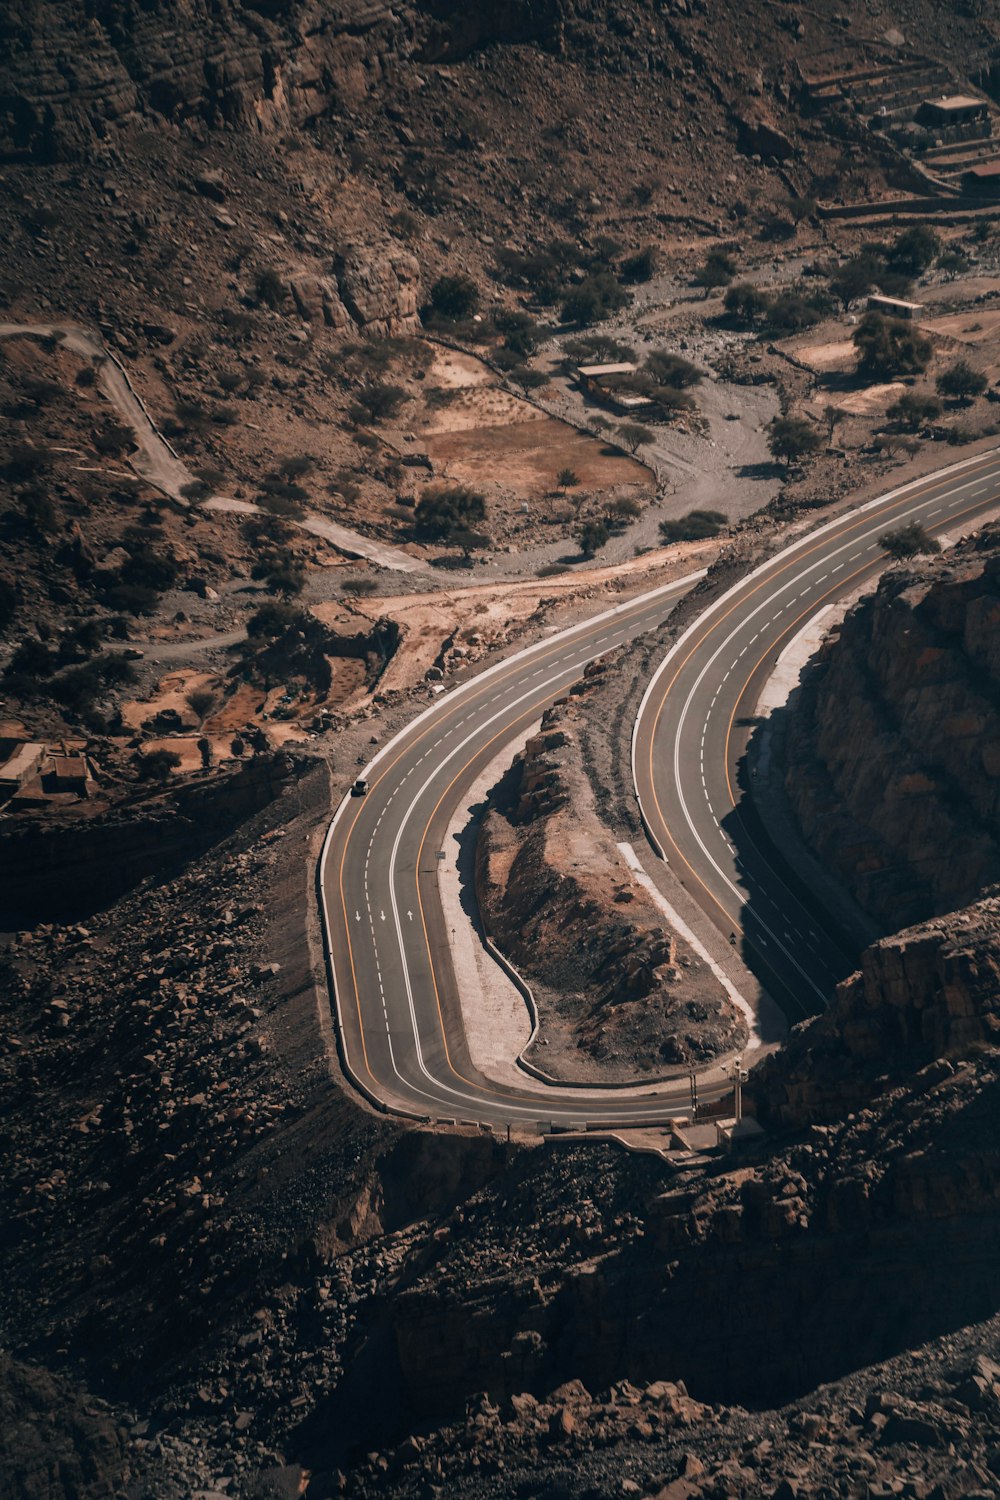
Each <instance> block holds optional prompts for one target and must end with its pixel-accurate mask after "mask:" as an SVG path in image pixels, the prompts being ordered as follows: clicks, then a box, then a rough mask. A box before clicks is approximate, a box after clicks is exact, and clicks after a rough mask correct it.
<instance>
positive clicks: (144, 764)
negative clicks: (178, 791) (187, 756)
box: [139, 749, 181, 781]
mask: <svg viewBox="0 0 1000 1500" xmlns="http://www.w3.org/2000/svg"><path fill="white" fill-rule="evenodd" d="M180 763H181V758H180V756H179V755H178V754H177V752H176V750H164V749H160V750H147V751H146V752H145V754H140V756H139V776H140V778H141V779H142V780H143V781H166V780H168V778H169V776H170V773H171V771H173V770H176V768H177V767H178V766H179V765H180Z"/></svg>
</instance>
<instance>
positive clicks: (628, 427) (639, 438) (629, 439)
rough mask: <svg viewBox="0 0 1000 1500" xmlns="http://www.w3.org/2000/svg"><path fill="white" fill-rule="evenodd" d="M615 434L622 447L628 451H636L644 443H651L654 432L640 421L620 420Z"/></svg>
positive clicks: (654, 435)
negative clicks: (620, 422)
mask: <svg viewBox="0 0 1000 1500" xmlns="http://www.w3.org/2000/svg"><path fill="white" fill-rule="evenodd" d="M616 436H617V438H618V441H619V442H620V443H621V444H622V447H624V448H627V449H628V451H629V452H630V453H636V452H637V451H638V450H639V448H641V447H643V446H644V445H645V444H646V443H651V442H652V441H653V439H654V438H655V437H656V433H655V432H653V430H652V429H651V428H649V427H643V426H642V424H641V423H640V422H622V424H621V426H620V427H619V428H618V430H617V432H616Z"/></svg>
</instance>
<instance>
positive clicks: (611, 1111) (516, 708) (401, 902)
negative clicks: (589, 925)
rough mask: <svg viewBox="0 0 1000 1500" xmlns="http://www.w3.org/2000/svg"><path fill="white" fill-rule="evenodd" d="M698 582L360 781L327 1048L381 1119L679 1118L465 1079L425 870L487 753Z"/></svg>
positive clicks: (444, 720) (455, 702)
mask: <svg viewBox="0 0 1000 1500" xmlns="http://www.w3.org/2000/svg"><path fill="white" fill-rule="evenodd" d="M700 576H701V575H700V574H698V575H694V576H689V577H687V578H685V579H682V580H679V581H678V582H676V583H673V584H670V585H667V586H665V587H662V588H660V589H657V590H655V591H653V592H652V593H651V594H646V595H644V596H642V597H641V598H638V599H635V600H632V601H630V602H629V603H627V604H624V605H620V606H618V607H617V608H616V609H615V610H614V611H612V612H609V613H606V614H604V615H602V616H600V617H598V618H597V619H596V620H592V621H589V622H586V623H585V624H583V625H581V626H578V627H575V628H574V629H572V630H570V631H566V632H560V633H559V634H558V635H557V636H552V637H550V638H548V639H546V640H543V641H541V642H539V643H538V644H537V645H536V646H534V647H531V648H529V649H528V650H526V651H523V652H518V653H517V654H516V655H515V656H513V657H510V658H508V659H507V660H506V661H504V662H501V663H499V664H498V665H497V666H495V667H493V668H491V669H489V670H488V671H487V672H484V673H482V674H481V675H480V676H478V677H476V678H473V679H472V680H471V681H470V682H468V683H465V684H463V685H462V686H460V687H458V688H455V689H453V690H452V691H451V692H449V693H447V694H445V695H442V697H441V698H440V699H439V700H438V701H437V702H436V703H435V704H433V705H432V706H431V708H429V709H428V710H427V711H426V712H425V713H424V714H422V715H421V716H420V717H418V719H416V720H415V721H414V722H413V723H412V724H411V725H410V726H408V728H407V729H405V730H404V731H403V732H402V734H400V735H399V736H397V737H396V738H395V739H394V740H393V741H392V742H391V743H390V744H389V745H387V746H386V747H385V748H384V749H383V750H382V751H380V752H379V754H378V755H377V756H376V757H375V758H374V760H373V761H372V762H371V764H370V766H369V767H368V768H367V769H366V770H365V772H363V773H362V774H363V775H365V776H366V777H367V778H368V779H369V781H370V784H371V785H370V790H369V792H368V794H367V795H366V796H364V797H354V798H348V799H346V800H345V802H344V803H343V804H342V805H341V807H340V808H339V809H338V812H337V815H336V817H335V819H334V821H333V824H332V825H331V828H330V830H329V833H328V836H327V840H326V844H325V846H324V850H323V855H322V859H321V866H320V885H321V899H322V906H323V910H324V918H325V924H326V930H327V940H328V957H329V965H330V971H331V980H332V984H333V989H334V996H335V1002H336V1009H337V1020H338V1028H339V1041H340V1046H341V1054H342V1058H343V1060H344V1062H345V1065H346V1068H347V1071H348V1074H349V1076H351V1077H352V1078H353V1080H354V1081H355V1083H356V1084H357V1086H358V1087H359V1088H360V1089H361V1090H362V1091H363V1092H364V1093H366V1094H367V1095H368V1096H369V1097H370V1098H372V1099H373V1100H374V1101H376V1102H377V1103H379V1104H380V1105H382V1106H385V1107H388V1108H391V1109H393V1110H395V1111H398V1112H403V1113H409V1114H413V1115H417V1116H419V1117H422V1118H438V1119H440V1118H451V1119H460V1120H473V1121H476V1122H488V1123H493V1124H501V1125H503V1124H508V1123H511V1124H515V1125H517V1124H532V1123H545V1122H550V1121H551V1122H554V1123H560V1124H582V1123H584V1122H588V1121H589V1122H602V1121H603V1122H613V1121H626V1120H628V1121H644V1120H646V1121H652V1120H662V1119H665V1118H668V1117H669V1116H670V1115H671V1114H676V1113H678V1111H679V1110H680V1109H682V1108H684V1107H686V1105H687V1103H688V1084H687V1082H686V1080H685V1081H683V1082H681V1083H678V1084H674V1085H671V1086H670V1087H669V1088H667V1089H665V1090H664V1089H662V1088H661V1089H660V1090H658V1091H657V1092H655V1093H654V1092H652V1090H650V1089H644V1090H640V1089H637V1088H633V1089H629V1090H620V1089H611V1090H609V1089H603V1090H593V1089H581V1088H560V1089H556V1088H553V1089H549V1090H545V1091H544V1097H540V1095H539V1093H538V1092H537V1091H533V1090H532V1087H531V1085H530V1083H529V1080H527V1079H526V1081H525V1089H524V1091H523V1093H521V1092H518V1091H517V1090H515V1089H511V1088H505V1087H504V1086H502V1085H500V1084H497V1083H494V1082H491V1081H490V1080H488V1079H486V1078H484V1077H483V1076H482V1075H481V1074H479V1073H478V1072H477V1070H476V1069H475V1068H474V1067H473V1065H472V1063H471V1060H470V1058H469V1055H468V1049H467V1047H466V1045H465V1041H464V1032H463V1028H462V1023H461V1013H460V1007H459V998H458V992H457V987H456V977H455V974H454V970H453V967H452V963H451V957H450V952H449V933H448V931H447V930H446V927H445V922H444V918H443V914H442V912H441V908H440V904H439V897H438V880H437V866H438V858H439V856H440V857H443V853H442V844H443V841H444V838H445V830H446V829H447V826H448V823H449V821H450V819H451V817H452V814H453V813H454V810H455V808H456V807H457V806H458V804H459V801H460V799H461V798H462V796H463V794H464V792H465V790H466V789H467V788H468V787H469V786H471V785H472V784H473V782H474V781H475V780H476V779H477V777H478V776H479V775H480V774H481V772H482V771H483V770H484V769H485V767H486V766H488V765H489V764H490V763H491V761H493V760H494V758H495V757H496V756H497V754H498V752H499V751H500V750H501V749H503V748H504V746H506V745H512V744H514V743H515V742H516V741H517V740H518V739H519V737H523V735H524V734H525V732H526V731H527V730H528V729H529V728H530V726H531V725H532V724H533V723H534V722H536V721H537V719H538V717H539V715H540V714H541V713H542V711H543V710H544V709H545V708H546V707H548V706H549V705H550V704H551V703H552V702H553V701H554V700H555V699H556V698H558V697H559V696H560V695H561V694H563V693H564V692H565V691H566V690H567V689H568V688H569V687H570V686H571V685H572V684H573V683H574V682H575V681H577V680H578V679H579V677H580V675H581V673H582V671H583V669H584V667H585V666H586V664H587V663H588V662H590V661H593V660H594V659H595V658H597V657H599V656H601V655H603V654H604V653H606V652H608V651H611V650H613V649H614V648H615V647H616V646H618V645H620V644H621V643H622V642H624V641H627V640H631V639H634V638H635V637H636V636H638V635H640V634H642V633H644V632H646V631H648V630H650V629H652V628H654V627H655V626H657V625H659V624H660V623H661V622H662V621H663V620H664V619H665V618H666V616H667V615H668V614H669V612H670V610H671V609H672V608H673V606H674V604H675V603H676V600H677V598H678V597H679V596H680V594H682V593H683V592H684V591H685V590H686V589H688V588H690V586H691V585H692V583H693V582H694V581H695V577H700ZM623 732H624V731H623ZM536 1090H537V1085H536ZM715 1092H716V1093H718V1092H721V1085H720V1086H717V1088H716V1090H715ZM702 1093H703V1096H704V1095H705V1091H704V1090H702ZM710 1094H711V1090H709V1091H708V1096H710Z"/></svg>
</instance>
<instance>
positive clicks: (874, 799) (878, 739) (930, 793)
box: [786, 526, 1000, 931]
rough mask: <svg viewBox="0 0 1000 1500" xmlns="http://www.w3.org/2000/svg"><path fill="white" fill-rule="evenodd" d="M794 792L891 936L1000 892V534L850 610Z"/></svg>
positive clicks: (825, 664) (798, 725)
mask: <svg viewBox="0 0 1000 1500" xmlns="http://www.w3.org/2000/svg"><path fill="white" fill-rule="evenodd" d="M786 784H787V789H788V795H789V798H790V800H791V803H792V807H793V809H794V810H795V813H796V815H797V817H798V820H799V823H800V826H801V828H802V831H803V833H804V835H805V837H806V840H807V842H808V843H809V844H810V845H811V846H812V848H814V849H815V850H816V851H817V852H818V853H819V854H820V855H821V856H822V858H824V859H825V860H828V861H829V862H830V863H831V864H832V865H833V867H834V868H835V869H837V870H838V871H839V872H840V874H841V875H842V876H843V877H844V879H845V880H846V881H847V883H848V885H849V886H850V887H851V889H852V891H853V892H854V894H855V896H856V897H857V899H858V901H859V902H860V903H861V905H862V906H863V907H864V908H865V909H866V910H867V911H868V912H870V913H871V915H872V916H874V917H875V918H876V919H877V920H878V921H879V922H881V923H882V924H883V925H884V928H885V930H886V931H895V930H896V929H898V928H900V927H903V926H905V925H907V924H909V923H912V922H915V921H922V920H924V919H926V918H928V917H930V916H933V915H936V914H940V913H942V912H947V911H951V910H954V909H956V908H958V907H961V906H965V905H966V904H968V903H969V902H970V901H973V900H975V898H976V897H977V896H978V895H979V894H980V893H981V892H982V891H983V890H984V889H985V887H986V886H988V885H990V884H993V883H995V882H997V881H1000V527H997V526H989V527H987V528H985V530H983V531H982V532H980V533H979V534H978V535H977V536H976V537H974V538H972V539H971V540H970V541H968V542H965V543H963V544H961V545H960V546H958V547H956V548H954V549H952V550H951V551H950V552H948V553H946V554H944V555H943V556H942V557H941V558H939V559H933V560H927V559H923V558H922V559H920V561H919V563H916V564H914V565H910V566H906V567H897V568H894V569H892V570H891V571H890V572H889V573H888V574H887V575H886V576H885V578H883V580H882V582H881V584H880V586H879V588H878V591H877V592H876V593H875V594H874V595H873V596H870V597H868V598H866V599H864V600H862V602H861V603H860V604H859V605H857V606H856V608H855V609H854V610H852V611H851V613H850V614H849V615H848V616H847V618H846V619H845V621H844V623H843V625H842V626H841V628H840V631H839V634H838V635H836V636H834V637H833V638H832V640H831V641H830V642H829V643H828V644H827V646H826V647H825V648H824V651H823V653H822V655H821V657H820V659H819V662H818V665H817V667H816V668H815V670H814V672H813V673H812V675H811V677H810V678H809V679H808V680H807V683H806V685H805V686H804V689H803V692H802V701H801V704H800V706H799V708H798V710H797V711H796V712H795V714H794V715H793V717H792V719H791V722H790V726H789V736H788V764H787V776H786Z"/></svg>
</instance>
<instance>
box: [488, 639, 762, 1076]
mask: <svg viewBox="0 0 1000 1500" xmlns="http://www.w3.org/2000/svg"><path fill="white" fill-rule="evenodd" d="M606 671H607V669H606V668H604V667H601V666H598V665H595V666H594V667H591V668H590V669H588V673H587V675H586V677H585V678H584V680H583V682H582V683H580V684H578V685H577V687H576V688H575V689H574V691H573V693H572V694H571V696H570V699H569V700H568V701H567V702H564V703H563V704H561V705H559V706H557V707H556V708H554V709H552V710H550V712H549V713H547V714H546V716H545V719H544V720H543V726H542V733H541V734H539V735H537V736H536V737H535V738H534V739H532V740H530V741H529V742H528V745H527V746H526V748H525V751H524V754H523V755H522V756H520V757H519V758H518V760H517V761H516V762H515V766H514V769H513V772H512V774H511V776H510V777H509V778H508V781H507V782H506V783H505V784H504V785H503V787H502V788H501V791H500V794H499V797H498V798H497V800H496V803H495V805H494V806H493V808H491V810H490V811H489V813H488V814H487V816H486V818H485V820H484V823H483V827H482V830H481V833H480V839H479V845H478V851H477V853H478V870H477V873H478V886H479V896H480V906H481V910H482V912H483V918H484V921H485V923H486V926H487V929H488V930H489V932H490V933H491V935H492V936H493V937H494V939H495V940H496V942H497V943H498V945H499V947H500V948H501V950H502V951H503V952H504V953H505V954H506V955H507V957H509V958H510V959H511V960H512V961H513V963H515V964H516V965H517V966H518V968H519V969H520V971H521V972H522V973H523V974H524V976H525V978H526V979H527V980H528V981H529V983H530V984H531V985H532V986H533V988H534V990H535V995H536V1000H537V1002H538V1006H539V1012H540V1035H539V1041H540V1044H541V1045H536V1046H535V1047H534V1048H533V1049H532V1054H531V1057H532V1061H534V1062H535V1063H536V1064H537V1065H538V1066H540V1067H543V1068H544V1069H545V1071H546V1072H548V1073H551V1074H553V1075H555V1076H558V1077H570V1078H588V1077H605V1078H607V1079H609V1080H614V1081H619V1080H627V1079H628V1078H629V1077H630V1076H633V1075H634V1073H635V1071H636V1070H641V1071H645V1072H653V1073H655V1072H657V1071H662V1070H663V1069H664V1068H665V1067H667V1066H669V1065H670V1064H677V1063H684V1062H687V1061H694V1060H703V1059H706V1058H710V1057H713V1056H717V1055H718V1054H719V1053H722V1052H725V1051H727V1050H729V1049H731V1048H736V1047H738V1046H740V1045H741V1044H742V1043H743V1042H744V1040H745V1037H746V1032H745V1028H744V1024H743V1021H742V1019H741V1018H740V1017H739V1016H738V1015H737V1014H736V1012H735V1010H734V1009H733V1007H732V1005H731V1003H730V1002H729V1000H728V999H727V997H726V996H725V994H724V993H723V991H722V988H721V986H720V985H719V983H718V981H717V980H716V979H715V978H714V977H713V975H712V974H711V972H710V971H709V969H708V966H707V965H706V964H705V963H703V962H702V960H701V959H700V958H699V957H698V956H697V954H695V953H694V952H693V950H692V949H690V948H689V947H688V945H687V944H686V943H685V942H684V940H683V939H682V938H680V937H678V935H677V934H676V933H674V932H673V931H672V930H671V928H670V927H669V925H668V924H667V923H666V922H665V920H664V917H663V914H662V912H661V911H660V910H659V908H658V907H657V906H656V905H655V904H654V903H653V901H652V900H651V898H650V897H649V895H648V894H647V893H646V891H645V890H644V889H643V887H642V886H641V885H640V884H639V883H638V882H637V881H635V880H634V879H633V878H632V876H631V874H630V872H629V869H628V866H627V865H626V863H625V861H624V859H623V857H622V854H621V852H620V850H619V849H618V848H617V845H616V841H615V836H614V834H613V833H612V831H611V830H610V828H608V827H607V826H606V825H605V824H604V822H602V820H601V818H600V816H599V815H598V811H597V806H596V799H595V788H596V787H598V786H599V785H600V782H601V770H600V768H599V767H596V768H593V772H592V774H588V769H587V768H586V766H585V751H584V734H585V728H584V720H585V718H586V717H589V716H591V715H592V714H593V713H594V711H595V710H594V705H593V703H591V702H589V701H588V700H589V699H590V698H591V697H592V696H593V695H594V693H595V692H596V693H597V694H598V695H599V693H600V689H601V685H602V680H603V679H604V677H605V675H606Z"/></svg>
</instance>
